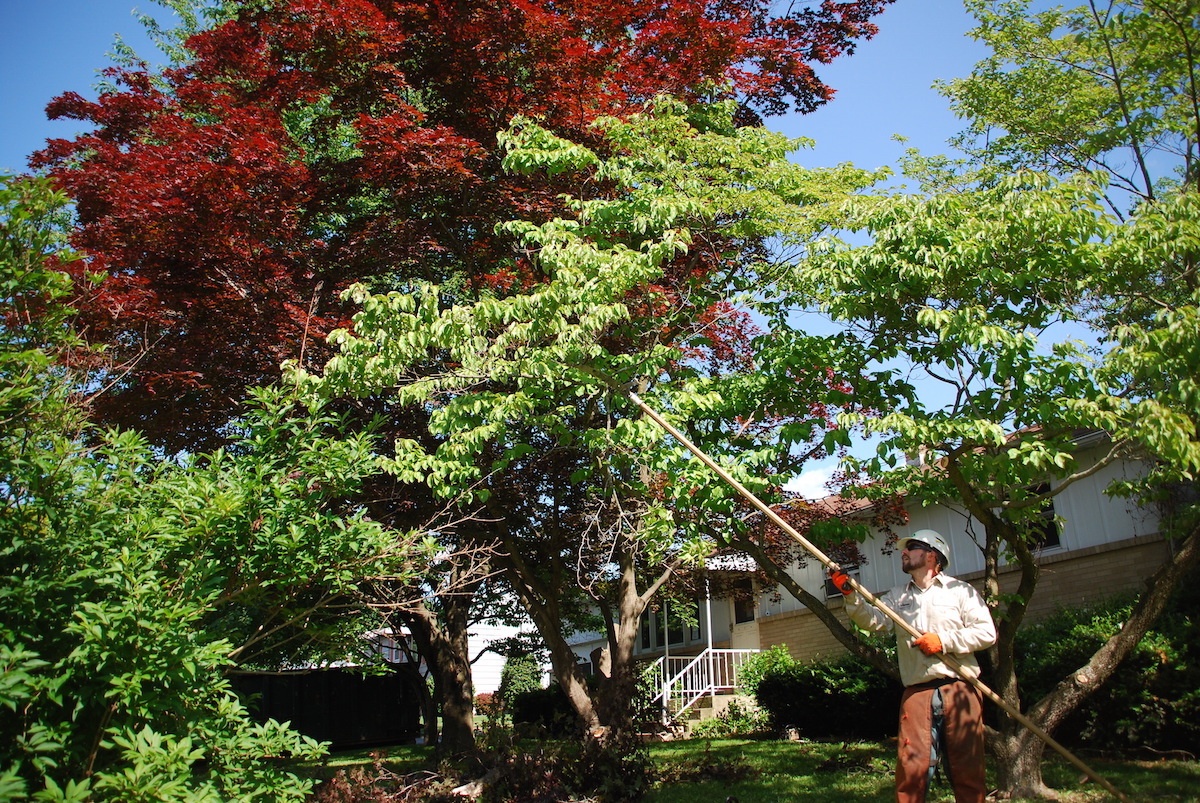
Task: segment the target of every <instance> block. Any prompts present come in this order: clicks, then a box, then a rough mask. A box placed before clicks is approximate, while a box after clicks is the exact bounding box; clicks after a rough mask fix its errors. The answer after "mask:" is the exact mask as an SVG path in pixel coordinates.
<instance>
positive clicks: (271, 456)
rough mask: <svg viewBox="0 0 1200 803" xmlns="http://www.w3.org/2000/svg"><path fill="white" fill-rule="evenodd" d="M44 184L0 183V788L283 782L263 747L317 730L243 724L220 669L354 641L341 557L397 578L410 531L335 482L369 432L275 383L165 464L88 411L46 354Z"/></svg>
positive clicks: (49, 256) (61, 291) (357, 458)
mask: <svg viewBox="0 0 1200 803" xmlns="http://www.w3.org/2000/svg"><path fill="white" fill-rule="evenodd" d="M64 203H65V198H64V197H63V196H61V195H57V194H55V193H53V192H51V191H50V190H49V189H48V187H47V186H46V185H45V184H44V183H42V182H40V181H19V182H12V181H8V180H6V181H5V182H4V183H3V184H2V185H0V224H2V225H0V283H2V284H3V286H4V292H3V294H2V297H0V301H2V305H0V316H2V317H0V321H2V327H0V372H2V374H3V378H4V383H3V386H2V388H0V416H2V417H3V421H4V426H3V428H0V472H2V473H0V507H2V511H0V534H2V538H0V564H2V566H3V579H2V580H0V663H2V665H3V668H4V683H3V686H0V722H2V725H0V728H2V731H0V732H2V733H3V734H4V737H3V740H2V741H0V767H2V768H3V772H4V775H3V776H0V777H2V780H0V790H2V792H3V795H2V796H3V797H5V798H6V799H13V798H20V797H23V796H27V795H36V796H37V797H38V798H39V799H46V800H83V799H90V800H119V801H132V800H185V799H186V800H230V799H239V800H296V801H300V800H303V799H304V797H305V795H306V793H307V792H308V790H309V787H310V785H311V784H310V782H309V781H304V780H301V779H300V778H298V777H296V776H295V775H294V774H292V773H291V772H289V771H288V770H287V768H286V765H283V764H280V763H279V762H278V761H275V760H272V759H273V758H274V757H279V756H286V755H292V756H296V757H316V756H318V755H320V753H321V752H322V747H321V746H320V745H319V744H317V743H315V742H313V741H312V740H309V739H306V738H304V737H301V736H300V735H299V734H297V733H295V732H294V731H291V730H290V729H289V728H288V727H287V726H286V725H281V724H279V723H276V722H268V723H266V724H256V723H255V722H254V721H253V720H252V719H251V717H250V716H249V715H248V713H247V711H246V710H245V709H244V708H243V707H242V705H241V704H240V703H239V701H238V699H237V697H236V696H235V695H234V694H233V692H232V690H231V688H230V685H229V679H228V675H229V674H230V673H231V672H233V671H237V669H238V667H239V666H242V665H245V664H250V665H254V664H259V665H262V664H263V663H268V664H273V663H275V662H278V661H280V660H281V656H285V655H286V656H289V657H291V658H293V659H306V658H317V659H319V658H321V657H326V656H331V655H332V656H336V657H338V658H344V657H346V656H347V655H351V654H353V652H352V651H354V650H359V649H360V648H358V646H357V645H359V644H361V641H362V639H361V632H362V631H361V629H360V627H361V623H362V617H355V618H350V617H347V616H346V615H345V614H346V612H347V609H349V610H351V611H353V610H356V609H357V610H359V611H362V612H363V613H364V614H365V615H369V612H368V609H367V608H366V607H364V606H363V604H362V601H361V599H360V598H359V594H358V589H359V584H360V582H361V580H362V578H364V577H375V576H381V575H390V576H393V577H395V578H397V580H401V579H403V578H404V577H405V576H407V574H408V573H409V572H410V569H409V566H410V565H411V564H413V563H418V564H419V562H420V560H421V558H422V554H423V553H421V552H420V547H421V540H420V539H419V538H416V539H414V538H404V537H398V536H397V534H396V533H392V532H389V531H387V530H385V529H384V528H382V527H380V526H379V525H377V524H375V523H373V522H371V521H368V520H367V519H366V518H365V517H364V516H363V515H362V512H361V510H359V509H357V508H356V507H355V506H353V505H349V504H347V503H346V501H345V500H346V499H348V498H350V496H352V495H353V493H355V491H356V490H357V487H358V486H359V485H360V484H361V482H362V480H363V478H364V477H366V476H369V475H370V474H371V473H372V472H374V471H376V470H377V469H376V467H375V463H374V461H373V459H372V456H371V454H372V443H371V440H370V438H368V437H365V436H364V437H358V438H354V437H349V438H348V437H333V435H334V434H335V433H336V431H337V426H336V425H337V421H336V419H335V418H334V417H332V416H331V415H329V414H328V413H324V412H321V411H315V412H308V411H304V415H297V414H296V412H297V407H296V404H295V401H294V400H293V399H290V398H289V397H288V396H287V395H286V394H284V393H282V392H280V391H278V390H275V391H261V392H259V393H257V394H256V397H255V403H254V404H253V405H252V406H251V408H250V409H249V411H248V412H247V413H246V414H245V415H244V416H243V417H242V418H241V419H240V421H239V422H238V430H239V437H238V438H236V439H235V440H234V441H233V443H232V445H231V447H230V449H229V450H228V451H222V452H217V453H214V454H211V455H204V456H195V457H193V458H192V459H191V460H189V461H188V462H187V463H186V464H182V465H181V464H178V463H174V462H169V461H164V460H163V459H162V458H161V456H159V455H157V454H156V453H155V452H154V451H153V450H152V449H150V448H149V447H148V445H147V444H146V443H145V442H144V441H143V440H141V439H140V438H138V437H136V436H133V435H130V434H127V433H116V432H108V433H102V432H97V431H94V430H92V429H90V428H89V427H88V426H87V425H86V424H85V423H84V416H83V414H82V411H81V410H80V408H79V406H78V402H77V400H76V399H74V398H73V396H72V390H73V389H74V388H76V387H79V384H80V383H79V381H78V379H77V378H76V377H74V376H73V375H72V373H71V371H70V367H69V365H67V364H65V363H63V362H62V361H61V360H59V359H56V357H57V356H58V355H59V353H60V352H62V351H63V350H64V349H68V348H69V347H71V346H73V345H74V344H75V337H74V335H73V334H72V332H71V328H70V326H69V321H70V318H71V314H72V313H71V310H70V308H69V307H68V306H67V305H66V304H65V303H64V302H65V300H66V293H67V291H68V289H69V288H70V282H69V280H68V278H67V276H66V275H65V274H64V273H63V272H62V270H61V268H62V267H63V264H64V263H67V262H69V261H71V260H72V259H74V255H72V254H71V253H70V252H68V251H65V250H63V249H62V248H61V245H60V239H59V237H58V234H57V231H58V230H57V229H56V226H55V221H56V216H57V215H58V213H59V212H60V211H61V209H62V207H63V205H64Z"/></svg>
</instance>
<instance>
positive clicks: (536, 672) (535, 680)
mask: <svg viewBox="0 0 1200 803" xmlns="http://www.w3.org/2000/svg"><path fill="white" fill-rule="evenodd" d="M541 688H542V668H541V667H540V666H538V662H537V659H536V658H535V657H533V656H532V655H511V656H509V657H508V658H507V659H505V661H504V668H503V669H501V670H500V688H498V689H497V690H496V694H497V695H498V696H499V697H500V699H501V700H502V701H503V702H504V703H505V704H508V703H511V702H512V701H513V700H515V699H516V698H517V696H518V695H521V694H524V693H525V692H527V691H537V690H539V689H541Z"/></svg>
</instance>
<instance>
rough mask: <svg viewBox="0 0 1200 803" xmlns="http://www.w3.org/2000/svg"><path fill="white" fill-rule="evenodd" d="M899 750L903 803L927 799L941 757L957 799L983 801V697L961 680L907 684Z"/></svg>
mask: <svg viewBox="0 0 1200 803" xmlns="http://www.w3.org/2000/svg"><path fill="white" fill-rule="evenodd" d="M897 752H898V755H897V761H896V800H897V801H898V803H924V801H925V794H926V792H927V791H928V789H929V782H930V780H931V779H932V778H933V771H934V769H935V768H936V767H937V764H938V762H939V761H940V762H941V764H942V768H943V771H944V772H945V773H946V777H947V778H949V780H950V785H951V786H952V787H953V788H954V801H955V803H983V799H984V795H985V794H986V793H987V784H986V781H985V780H984V767H983V696H982V695H981V694H980V693H979V692H978V691H977V690H976V689H975V688H974V687H973V686H971V685H970V684H969V683H967V682H966V681H962V680H957V681H951V682H948V683H945V684H944V685H937V684H923V685H920V686H910V687H908V688H906V689H905V690H904V695H903V697H901V698H900V732H899V740H898V744H897Z"/></svg>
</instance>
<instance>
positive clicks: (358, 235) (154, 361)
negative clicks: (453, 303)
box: [32, 0, 891, 448]
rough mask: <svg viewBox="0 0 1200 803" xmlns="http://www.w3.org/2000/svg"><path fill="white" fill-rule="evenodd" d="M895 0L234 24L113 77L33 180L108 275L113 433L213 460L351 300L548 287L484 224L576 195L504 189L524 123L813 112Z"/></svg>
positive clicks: (520, 182) (314, 15) (307, 10)
mask: <svg viewBox="0 0 1200 803" xmlns="http://www.w3.org/2000/svg"><path fill="white" fill-rule="evenodd" d="M889 2H891V0H858V1H857V2H840V3H839V2H832V0H826V2H823V3H821V4H820V5H819V6H815V7H807V6H805V7H802V8H795V7H789V8H788V10H787V11H786V12H784V13H777V12H776V11H775V10H774V9H773V6H774V4H773V3H771V2H768V0H671V1H670V2H666V1H665V0H626V1H625V2H621V3H612V2H609V0H492V1H491V2H474V1H471V0H418V1H417V2H402V1H401V0H336V2H335V0H287V2H278V3H270V4H259V3H247V4H245V5H244V6H240V7H239V6H237V5H236V4H234V7H235V8H237V9H238V13H237V15H236V18H235V19H233V20H231V21H229V22H226V23H224V24H222V25H220V26H218V27H216V28H214V29H212V30H208V31H205V32H202V33H199V34H197V35H195V36H193V37H192V38H190V39H189V40H188V42H187V46H188V48H189V49H190V51H191V52H192V53H193V54H194V59H193V60H192V61H191V63H188V64H186V65H183V66H179V67H176V68H173V69H169V70H166V71H165V72H164V74H163V75H162V76H160V77H156V76H152V75H151V74H150V73H149V72H148V71H146V70H145V69H116V68H114V69H112V70H110V71H109V77H110V79H111V80H112V81H113V82H114V84H115V85H116V86H117V87H118V89H116V90H113V91H108V92H105V93H104V94H102V95H101V96H100V98H99V99H98V100H96V101H89V100H86V99H84V98H83V97H81V96H79V95H77V94H74V93H68V94H65V95H62V96H60V97H58V98H56V99H55V100H54V101H53V102H52V103H51V104H50V106H49V107H48V113H49V115H50V116H51V117H52V118H59V117H70V118H76V119H80V120H83V121H87V122H89V123H92V124H93V125H94V130H93V131H92V133H89V134H85V135H82V136H79V137H77V138H76V139H74V140H70V141H66V140H53V141H51V142H49V143H48V144H47V147H46V148H45V149H44V150H42V151H40V152H39V153H38V154H36V155H35V157H34V159H33V161H32V164H33V165H34V166H35V167H38V168H45V169H47V170H48V172H49V174H50V175H51V176H52V177H53V179H54V181H55V182H56V183H57V184H58V185H59V186H60V187H62V188H64V189H65V190H66V191H67V192H68V193H69V194H70V195H71V197H72V198H73V199H74V200H75V203H76V211H77V216H78V229H77V232H76V235H75V242H74V245H75V246H76V247H78V248H79V249H81V250H83V251H85V252H86V253H88V254H89V255H90V257H91V264H90V265H89V267H90V268H91V269H92V270H97V269H99V270H105V271H107V272H108V273H109V278H108V280H107V281H106V282H105V283H104V284H103V285H102V286H101V287H100V288H99V290H98V291H97V292H95V293H94V294H93V295H92V297H91V298H90V299H89V300H88V302H87V303H86V304H85V305H84V307H83V313H84V315H85V317H86V321H87V325H88V330H89V333H90V337H91V339H92V340H93V341H99V342H105V343H107V344H109V346H110V352H109V353H110V355H112V357H113V358H114V360H115V364H114V366H113V367H112V368H110V369H109V371H110V373H109V376H110V378H112V379H113V381H114V383H115V384H116V385H117V386H118V389H119V392H117V393H109V394H104V395H102V396H101V397H100V398H99V400H98V402H97V414H98V415H99V416H100V417H101V418H103V419H105V420H107V421H109V422H113V423H119V424H123V425H126V426H134V427H137V428H139V429H141V430H143V431H145V432H147V434H149V435H150V436H151V437H153V438H154V439H156V440H157V441H158V442H160V443H161V444H163V445H165V446H167V447H169V448H196V447H201V446H208V445H210V444H211V442H212V441H213V439H214V437H215V436H216V435H217V434H218V433H219V431H220V427H221V425H222V424H223V423H225V421H226V420H227V418H228V416H229V415H230V413H231V411H232V410H234V409H235V406H236V405H237V404H238V403H239V402H240V400H241V398H242V394H243V390H244V389H245V387H247V386H248V385H251V384H255V383H260V382H263V381H266V380H269V379H270V378H272V377H273V376H275V375H276V373H277V366H278V364H279V363H280V361H281V360H283V359H285V358H295V357H297V356H302V357H308V358H317V359H319V358H320V357H321V356H323V352H322V350H321V348H320V347H319V345H318V344H319V343H320V342H321V339H322V336H323V334H324V333H325V332H326V331H327V330H328V329H329V328H330V327H332V326H334V325H340V324H343V323H344V318H345V316H346V314H347V311H346V310H345V309H344V308H343V307H342V306H341V305H340V304H339V302H338V294H339V292H340V290H341V289H342V288H343V287H345V285H346V284H347V283H349V282H351V281H355V280H360V279H365V278H370V279H372V280H373V281H376V282H391V283H393V284H394V285H396V286H402V285H403V282H404V281H405V280H407V279H411V278H415V277H419V278H423V279H433V280H437V281H439V282H443V283H457V286H460V287H462V288H463V290H462V292H465V293H469V292H472V290H474V289H478V288H480V287H482V286H485V285H486V286H489V287H491V288H492V289H493V290H496V291H500V292H504V291H506V290H508V289H511V288H516V287H519V286H521V285H522V284H524V283H527V282H529V281H534V280H535V277H534V276H533V275H532V273H531V269H530V266H529V265H528V264H526V263H525V262H524V261H523V260H522V259H521V255H520V253H519V252H516V251H514V249H513V247H512V244H511V243H509V242H506V241H503V240H502V239H500V238H498V236H497V235H495V234H494V232H493V226H494V225H495V223H496V222H498V221H503V220H509V219H515V218H526V219H532V220H538V219H543V218H544V217H545V216H546V215H548V214H550V213H551V212H552V211H553V210H554V209H555V207H556V203H557V202H556V200H555V199H556V197H557V194H558V193H559V192H560V191H561V190H562V189H563V187H564V186H566V185H563V184H560V185H558V186H554V185H553V183H552V182H548V181H546V180H545V179H539V180H538V181H537V182H536V183H533V182H532V180H530V179H527V178H523V177H519V176H512V175H507V174H504V173H503V172H502V171H501V170H500V167H499V154H498V152H497V148H496V132H497V131H498V130H500V129H502V128H504V127H505V126H506V125H507V124H508V122H509V121H510V120H511V118H512V117H513V116H514V115H515V114H518V113H519V114H523V115H526V116H528V117H532V118H534V119H537V120H539V121H540V122H542V123H543V124H545V125H547V126H549V127H551V128H553V129H555V130H557V131H560V132H562V133H563V134H564V135H566V136H570V137H573V138H576V139H580V140H583V141H588V140H589V137H590V136H591V132H590V131H589V129H588V125H589V123H591V122H592V121H593V120H595V119H596V118H597V117H598V116H600V115H618V116H619V115H624V114H627V113H629V112H631V111H634V110H637V109H640V108H641V107H642V105H643V104H644V103H645V102H646V101H647V100H648V99H650V98H653V97H654V96H656V95H658V94H661V93H669V94H673V95H676V96H679V97H682V98H686V99H698V98H711V97H714V96H721V95H734V96H736V97H738V98H740V99H741V101H742V102H743V107H744V109H745V114H744V118H745V120H746V121H747V122H756V121H757V120H759V119H760V118H759V114H779V113H782V112H784V111H786V110H788V109H789V108H795V109H796V110H798V111H800V112H807V111H810V110H812V109H814V108H815V107H817V106H818V105H820V104H822V103H824V102H825V101H827V100H828V99H829V98H831V97H832V95H833V90H831V89H830V88H829V87H827V86H826V85H825V84H824V83H823V82H822V81H821V80H820V79H819V78H818V77H817V75H816V73H815V72H814V70H813V65H815V64H822V63H827V62H829V61H830V60H832V59H833V58H835V57H837V56H838V55H841V54H843V53H848V52H850V51H852V50H853V47H854V44H855V42H856V40H858V39H862V38H866V37H870V36H871V35H872V34H873V33H874V32H875V30H876V28H875V26H874V25H873V24H872V23H871V22H870V20H871V18H872V17H873V16H874V15H876V14H877V13H879V12H880V11H881V10H882V9H883V7H884V6H886V5H887V4H888V3H889ZM559 178H560V181H564V182H565V181H569V180H570V177H559ZM683 273H686V272H683Z"/></svg>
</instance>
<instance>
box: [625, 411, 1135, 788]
mask: <svg viewBox="0 0 1200 803" xmlns="http://www.w3.org/2000/svg"><path fill="white" fill-rule="evenodd" d="M629 398H631V399H632V400H633V403H634V404H636V405H637V406H638V407H639V408H641V410H642V412H644V413H645V414H646V415H647V416H649V417H650V420H652V421H653V422H654V423H655V424H658V426H659V427H661V428H662V429H663V430H664V431H665V432H667V433H668V434H670V435H671V437H673V438H675V440H677V441H679V442H680V443H681V444H683V445H684V446H685V447H686V448H687V450H688V451H689V452H691V453H692V454H694V455H695V456H696V457H698V458H700V461H701V462H702V463H704V465H706V466H708V467H709V468H711V469H712V470H713V471H715V472H716V474H717V476H718V477H720V478H721V479H723V480H724V481H725V482H727V483H729V485H730V486H732V487H733V489H734V490H736V491H737V492H738V493H739V494H741V495H742V496H744V497H745V498H746V500H747V501H748V502H750V504H752V505H754V507H756V508H758V509H759V510H760V511H762V513H763V515H765V516H766V517H767V518H768V519H770V520H771V521H772V523H774V524H775V526H776V527H778V528H779V529H781V530H783V531H784V532H785V533H787V534H788V535H790V536H791V537H792V538H794V539H796V541H798V542H799V543H800V546H802V547H804V549H806V550H807V551H808V552H809V553H810V554H811V555H812V556H813V557H815V558H816V559H817V560H819V561H820V562H821V564H822V565H824V566H825V567H826V568H827V569H830V570H836V569H840V568H841V567H840V566H838V564H837V563H835V562H834V561H833V560H831V559H830V558H829V556H828V555H826V554H825V553H824V552H822V551H821V550H820V549H818V548H817V547H816V546H815V545H814V544H813V543H812V542H810V541H809V540H808V539H807V538H805V537H804V536H803V535H801V534H800V533H799V532H797V531H796V529H795V528H794V527H792V526H791V525H790V524H788V523H787V522H786V521H784V520H783V518H781V517H780V515H779V514H778V513H776V512H775V511H774V510H772V509H771V508H770V507H769V506H768V505H767V504H766V503H764V502H763V501H762V500H761V499H759V498H758V497H757V496H755V495H754V494H752V493H750V491H749V489H747V488H746V487H745V486H744V485H742V484H741V483H740V482H738V481H737V480H736V479H734V478H733V476H732V475H731V474H730V473H729V472H727V471H726V470H725V469H723V468H721V467H720V466H719V465H717V463H716V462H715V461H714V460H713V459H712V458H711V457H709V456H708V455H706V454H705V453H704V452H702V451H700V448H699V447H698V446H696V445H695V444H694V443H692V442H691V441H690V440H688V439H687V437H686V436H684V434H683V433H682V432H680V431H679V430H678V429H676V428H675V427H673V426H671V424H669V423H667V421H666V420H665V419H664V418H663V417H662V416H660V415H659V414H658V413H657V412H655V411H654V410H652V409H651V408H650V406H649V405H647V404H646V403H645V402H644V401H642V399H641V397H640V396H638V395H637V394H636V393H633V392H630V394H629ZM849 581H850V585H851V587H852V588H854V590H855V591H857V592H858V593H860V594H862V595H863V598H864V599H865V600H866V601H867V602H869V603H871V605H874V606H875V607H876V608H878V609H879V611H880V612H881V613H883V614H884V615H885V616H887V617H888V618H889V619H891V620H892V622H894V623H895V625H896V627H898V628H900V629H901V630H903V631H904V632H905V633H908V634H909V635H910V636H913V637H914V638H920V636H921V635H922V634H921V632H920V631H918V630H917V629H916V628H914V627H913V626H912V625H910V624H909V623H908V622H906V621H904V620H903V619H901V618H900V615H899V614H898V613H896V612H895V611H893V610H892V609H891V608H889V607H888V606H887V605H885V604H884V603H883V602H882V601H881V600H880V599H879V598H878V597H876V596H875V595H874V594H872V593H871V592H870V591H868V590H867V589H866V588H864V587H863V586H862V585H860V584H859V582H858V581H857V580H855V579H854V578H853V577H851V578H849ZM942 657H943V659H944V660H945V662H946V663H947V664H949V665H950V666H951V668H953V669H954V671H955V672H957V673H958V675H959V677H961V678H962V679H963V680H965V681H966V682H967V683H970V684H971V685H972V686H974V687H975V688H976V689H978V690H979V691H980V693H981V694H983V696H984V697H987V698H988V699H989V700H991V701H992V702H993V703H995V704H996V705H998V706H1000V708H1002V709H1003V710H1004V712H1005V713H1007V714H1008V715H1009V716H1010V717H1012V718H1013V719H1015V720H1016V721H1017V722H1020V723H1021V724H1022V725H1024V726H1025V727H1026V728H1028V729H1029V730H1030V731H1031V732H1033V734H1034V735H1035V736H1037V737H1038V738H1039V739H1041V740H1042V741H1043V742H1045V743H1046V744H1048V745H1049V746H1050V747H1053V748H1054V749H1055V750H1057V751H1058V752H1059V754H1060V755H1062V757H1063V758H1065V759H1066V760H1067V761H1069V762H1071V763H1072V764H1073V765H1075V767H1077V768H1078V769H1079V770H1080V771H1082V772H1083V773H1084V774H1085V775H1087V777H1089V778H1091V779H1092V780H1093V781H1095V782H1096V783H1098V784H1100V785H1101V786H1102V787H1104V789H1105V790H1106V791H1107V792H1108V793H1109V794H1111V795H1112V796H1113V797H1115V798H1116V799H1117V800H1120V801H1122V803H1131V801H1130V800H1129V798H1127V797H1126V796H1125V795H1123V794H1122V793H1121V792H1119V791H1118V790H1117V788H1116V787H1115V786H1113V785H1112V784H1111V783H1109V782H1108V780H1107V779H1106V778H1104V777H1102V776H1101V775H1100V774H1099V773H1097V772H1096V771H1095V770H1093V769H1092V768H1091V767H1089V766H1088V765H1087V764H1084V763H1083V761H1082V760H1081V759H1080V758H1079V757H1078V756H1076V755H1075V754H1074V753H1072V752H1071V751H1070V750H1068V749H1067V748H1065V747H1063V746H1062V745H1061V744H1059V743H1058V741H1057V740H1055V739H1054V737H1052V736H1051V735H1050V734H1048V733H1046V731H1044V730H1042V729H1041V728H1040V727H1039V726H1038V725H1037V724H1036V723H1035V722H1033V720H1031V719H1029V718H1028V717H1027V716H1025V715H1024V714H1022V713H1021V712H1020V711H1018V710H1017V709H1016V708H1015V707H1013V706H1012V705H1010V704H1009V703H1008V702H1007V701H1005V700H1004V699H1003V698H1002V697H1001V696H1000V695H998V694H996V692H994V691H992V690H991V689H990V688H988V687H987V686H986V685H985V684H984V683H983V681H981V680H980V679H979V678H977V677H974V676H973V675H971V674H970V673H969V672H967V671H966V668H965V667H964V666H963V665H962V662H961V661H959V660H958V658H956V657H955V656H954V655H953V654H951V653H943V655H942Z"/></svg>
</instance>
